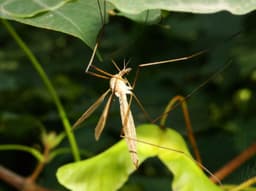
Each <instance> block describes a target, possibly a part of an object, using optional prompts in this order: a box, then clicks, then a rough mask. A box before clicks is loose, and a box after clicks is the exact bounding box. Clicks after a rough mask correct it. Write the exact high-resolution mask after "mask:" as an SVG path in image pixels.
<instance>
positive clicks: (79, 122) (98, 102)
mask: <svg viewBox="0 0 256 191" xmlns="http://www.w3.org/2000/svg"><path fill="white" fill-rule="evenodd" d="M109 92H110V89H109V90H107V91H106V92H105V93H104V94H102V95H101V96H100V97H99V98H98V99H97V100H96V101H95V103H94V104H92V105H91V107H89V109H87V110H86V111H85V112H84V113H83V115H82V116H81V117H80V118H79V119H78V120H77V121H76V122H75V123H74V125H73V127H72V128H76V127H77V126H78V125H80V124H81V123H82V122H83V121H84V120H85V119H87V118H88V117H89V116H90V115H91V114H92V113H93V112H94V111H95V110H96V109H97V108H98V107H99V105H100V104H101V103H102V102H103V100H104V98H105V97H106V95H107V94H108V93H109Z"/></svg>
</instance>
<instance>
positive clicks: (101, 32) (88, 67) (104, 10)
mask: <svg viewBox="0 0 256 191" xmlns="http://www.w3.org/2000/svg"><path fill="white" fill-rule="evenodd" d="M97 3H98V7H99V12H100V18H101V22H102V28H101V29H100V32H99V34H98V37H97V41H96V44H95V46H94V49H93V52H92V56H91V58H90V61H89V64H88V65H87V67H86V69H85V72H88V71H89V69H90V67H91V65H92V63H93V60H94V57H95V54H96V52H97V49H98V47H99V44H100V43H99V42H100V40H101V38H102V36H103V31H104V26H105V20H106V19H105V16H106V14H105V12H106V2H105V0H104V5H103V6H104V8H103V12H104V13H102V11H101V4H100V2H99V0H97Z"/></svg>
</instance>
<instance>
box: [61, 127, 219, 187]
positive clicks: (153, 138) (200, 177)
mask: <svg viewBox="0 0 256 191" xmlns="http://www.w3.org/2000/svg"><path fill="white" fill-rule="evenodd" d="M137 134H138V156H139V160H140V163H142V162H143V161H144V160H145V159H147V158H149V157H153V156H158V157H159V158H160V159H161V161H163V163H164V164H165V165H166V166H167V168H168V169H169V170H170V171H171V172H172V173H173V174H174V181H173V183H172V187H173V190H179V191H187V190H189V191H205V190H211V191H219V190H221V189H220V188H218V187H217V186H216V185H214V184H213V183H212V182H211V181H210V180H209V179H208V178H207V177H206V176H205V175H204V174H203V172H202V171H201V169H200V168H199V167H198V165H197V164H196V163H195V162H194V160H193V159H191V158H190V157H189V156H190V155H189V153H188V149H187V147H186V144H185V142H184V140H183V139H182V137H181V136H180V135H179V134H178V133H177V132H175V131H173V130H171V129H168V130H165V131H162V130H160V128H159V127H158V126H156V125H142V126H140V127H138V128H137ZM145 142H148V143H151V145H150V144H146V143H145ZM157 145H160V146H161V147H158V146H157ZM165 147H166V148H171V150H170V149H165ZM174 150H178V151H179V152H175V151H174ZM184 153H186V154H184ZM135 170H136V169H135V167H134V165H133V164H132V161H131V158H130V154H129V152H128V149H127V145H126V143H125V141H124V140H122V141H120V142H118V143H117V144H115V145H114V146H112V147H111V148H110V149H108V150H106V151H105V152H103V153H101V154H99V155H97V156H95V157H92V158H90V159H87V160H84V161H80V162H76V163H71V164H67V165H64V166H62V167H60V168H59V169H58V172H57V178H58V180H59V182H60V183H61V184H62V185H64V186H65V187H67V188H68V189H70V190H75V191H87V190H88V191H93V190H101V191H105V190H106V191H114V190H117V189H118V188H120V187H121V186H122V185H123V184H124V183H125V182H126V181H127V179H128V178H129V175H130V174H131V173H132V172H133V171H135Z"/></svg>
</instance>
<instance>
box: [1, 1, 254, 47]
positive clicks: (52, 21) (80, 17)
mask: <svg viewBox="0 0 256 191" xmlns="http://www.w3.org/2000/svg"><path fill="white" fill-rule="evenodd" d="M108 2H110V3H111V5H110V4H109V6H107V7H108V8H107V10H109V9H114V7H116V8H117V9H119V11H121V12H120V13H118V15H121V16H125V17H128V18H130V19H132V20H135V21H140V22H141V21H147V22H148V23H152V22H156V21H158V20H159V18H160V15H161V12H160V10H168V11H183V12H192V13H213V12H217V11H221V10H227V11H230V12H232V13H234V14H245V13H248V12H250V11H252V10H254V9H255V8H256V1H248V2H246V3H244V1H241V0H240V1H239V0H236V1H233V0H222V1H220V0H218V1H217V0H211V1H203V0H194V1H185V0H182V1H169V0H160V1H155V0H140V1H139V3H138V2H137V1H136V2H135V1H125V0H108ZM100 4H101V9H102V10H101V12H102V11H103V7H104V4H103V0H100ZM148 10H150V11H148ZM107 16H108V14H106V17H107ZM0 17H1V18H4V19H9V20H15V21H18V22H21V23H25V24H29V25H32V26H36V27H41V28H45V29H50V30H55V31H60V32H63V33H66V34H69V35H72V36H75V37H77V38H80V39H81V40H82V41H84V42H85V43H86V44H87V45H88V46H90V47H91V48H93V47H94V45H95V41H96V38H97V34H98V33H99V30H100V29H101V27H102V19H101V16H100V11H99V6H98V3H97V0H26V1H20V0H0ZM106 20H108V19H107V18H106Z"/></svg>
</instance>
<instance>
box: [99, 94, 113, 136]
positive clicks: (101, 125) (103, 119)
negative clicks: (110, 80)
mask: <svg viewBox="0 0 256 191" xmlns="http://www.w3.org/2000/svg"><path fill="white" fill-rule="evenodd" d="M113 95H114V93H112V94H111V95H110V97H109V98H108V101H107V103H106V106H105V108H104V110H103V112H102V114H101V116H100V119H99V121H98V123H97V126H96V128H95V139H96V140H99V138H100V135H101V133H102V131H103V129H104V127H105V124H106V121H107V117H108V113H109V109H110V106H111V101H112V98H113Z"/></svg>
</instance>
